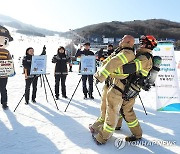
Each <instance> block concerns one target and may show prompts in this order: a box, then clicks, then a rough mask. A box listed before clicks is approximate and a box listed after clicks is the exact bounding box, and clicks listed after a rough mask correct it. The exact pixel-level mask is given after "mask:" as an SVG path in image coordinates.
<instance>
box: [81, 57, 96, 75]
mask: <svg viewBox="0 0 180 154" xmlns="http://www.w3.org/2000/svg"><path fill="white" fill-rule="evenodd" d="M95 69H96V58H95V56H81V74H82V75H93V74H94V73H95V71H96V70H95Z"/></svg>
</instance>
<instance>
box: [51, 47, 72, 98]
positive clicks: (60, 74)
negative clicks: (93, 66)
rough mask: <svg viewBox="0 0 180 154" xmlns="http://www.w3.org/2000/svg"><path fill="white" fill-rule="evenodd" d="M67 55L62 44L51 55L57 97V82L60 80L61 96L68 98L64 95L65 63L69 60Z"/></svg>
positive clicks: (66, 73)
mask: <svg viewBox="0 0 180 154" xmlns="http://www.w3.org/2000/svg"><path fill="white" fill-rule="evenodd" d="M69 60H70V59H69V57H68V56H67V55H66V54H65V48H64V47H63V46H61V47H59V48H58V50H57V54H56V55H54V56H53V58H52V63H55V64H56V65H55V96H56V99H57V100H58V99H59V82H60V80H61V92H62V97H63V98H68V97H67V96H66V84H65V83H66V77H67V75H68V68H67V63H68V62H69Z"/></svg>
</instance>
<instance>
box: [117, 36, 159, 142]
mask: <svg viewBox="0 0 180 154" xmlns="http://www.w3.org/2000/svg"><path fill="white" fill-rule="evenodd" d="M156 46H157V41H156V39H155V38H154V37H153V36H151V35H147V36H142V37H141V38H140V48H139V49H138V50H137V54H136V60H140V61H141V63H142V68H143V69H144V72H141V71H139V72H137V73H136V74H135V75H132V77H133V80H132V79H131V81H130V82H133V81H135V80H136V81H137V80H139V81H140V79H142V76H147V74H148V72H149V70H150V69H151V68H152V56H151V55H150V54H148V53H151V51H152V50H153V49H154V47H156ZM136 60H135V61H134V62H133V63H131V66H130V65H129V66H127V67H129V69H131V70H132V69H133V67H134V68H135V67H136V65H138V63H137V62H138V61H136ZM145 65H146V66H145ZM145 68H146V69H145ZM146 71H147V72H146ZM132 77H131V78H132ZM133 85H135V84H133ZM138 85H139V84H138ZM138 85H137V86H138ZM127 88H128V87H127ZM126 93H130V92H128V89H127V92H126ZM138 93H139V92H138ZM125 95H127V94H125ZM126 97H128V96H126ZM131 97H132V96H131ZM135 98H136V97H132V98H127V99H129V100H127V101H123V104H122V107H121V110H120V113H121V114H120V117H119V121H118V123H117V126H116V130H120V128H121V125H122V120H123V118H124V120H125V121H126V123H127V125H128V127H129V129H130V130H131V133H132V135H131V136H127V137H126V138H125V140H126V141H136V140H139V139H141V137H142V129H141V127H140V124H139V122H138V119H137V118H136V115H135V113H134V110H133V106H134V103H135Z"/></svg>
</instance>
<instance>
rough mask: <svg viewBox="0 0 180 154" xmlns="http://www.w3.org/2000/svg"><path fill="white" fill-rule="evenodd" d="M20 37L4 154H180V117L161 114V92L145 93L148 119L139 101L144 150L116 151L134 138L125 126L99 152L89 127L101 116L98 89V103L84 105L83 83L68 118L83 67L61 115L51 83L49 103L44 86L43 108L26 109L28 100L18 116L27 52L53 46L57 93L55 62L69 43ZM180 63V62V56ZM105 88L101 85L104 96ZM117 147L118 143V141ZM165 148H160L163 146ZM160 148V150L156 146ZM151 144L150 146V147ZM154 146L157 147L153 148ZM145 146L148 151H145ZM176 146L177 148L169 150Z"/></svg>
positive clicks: (1, 114)
mask: <svg viewBox="0 0 180 154" xmlns="http://www.w3.org/2000/svg"><path fill="white" fill-rule="evenodd" d="M19 38H20V37H17V38H15V39H14V41H13V42H10V45H9V47H8V49H9V50H10V52H11V54H13V55H14V57H15V59H14V62H15V68H16V75H15V76H14V77H11V78H9V79H8V80H9V81H8V85H7V89H8V105H9V110H6V111H3V110H2V109H1V108H0V154H32V153H33V154H59V153H69V154H72V153H83V154H84V153H102V154H106V153H107V154H110V153H112V154H114V153H132V154H136V153H137V154H139V153H143V154H146V153H158V154H159V153H164V154H165V153H168V154H170V153H180V152H179V151H180V114H179V113H170V112H157V111H156V110H155V104H156V101H155V89H151V91H150V92H141V93H140V95H141V97H142V100H143V103H144V105H145V107H146V110H147V113H148V115H145V113H144V111H143V108H142V105H141V102H140V100H139V99H138V98H137V100H136V105H135V112H136V114H137V117H138V119H139V121H140V124H141V127H142V129H143V143H141V145H135V144H132V145H127V143H126V145H125V147H124V148H122V149H118V147H117V146H115V140H116V139H117V138H119V139H121V138H124V137H125V136H126V135H130V131H129V129H128V127H127V125H126V123H125V122H123V127H122V130H120V131H115V133H114V135H113V137H112V138H111V139H110V140H109V141H108V142H107V143H106V144H105V145H101V146H97V145H96V144H95V143H94V141H93V140H92V137H91V134H90V132H89V130H88V125H89V124H90V123H93V122H94V121H95V120H96V118H97V117H98V116H99V107H100V97H99V94H98V92H97V89H96V88H95V86H94V97H95V99H94V100H90V99H88V100H84V99H83V93H82V87H81V85H82V83H80V85H79V87H78V89H77V91H76V93H75V95H74V97H73V99H72V101H71V103H70V105H69V108H68V109H67V112H64V110H65V108H66V106H67V104H68V102H69V99H70V97H71V96H72V94H73V92H74V90H75V88H76V86H77V84H78V82H79V80H80V77H81V76H80V75H78V66H73V72H72V73H71V72H70V73H69V75H68V77H67V82H66V86H67V96H68V97H69V99H64V98H60V100H57V105H58V108H59V110H57V108H56V105H55V102H54V100H53V98H52V95H51V92H50V90H49V87H48V86H47V83H46V89H47V94H48V102H47V101H46V96H45V91H44V88H43V87H41V86H40V80H39V82H38V91H37V99H36V100H37V104H33V103H30V105H25V104H24V103H25V101H24V99H23V100H22V102H21V103H20V105H19V106H18V108H17V110H16V112H13V111H14V109H15V107H16V106H17V104H18V102H19V101H20V99H21V97H22V96H23V94H24V86H25V81H24V75H23V74H22V67H19V63H18V62H19V61H18V58H19V57H23V55H24V53H25V50H26V48H27V47H29V46H32V47H34V49H35V54H37V55H38V54H40V53H41V52H42V47H43V45H46V46H47V56H48V62H47V67H48V69H47V70H48V71H47V72H49V73H50V75H47V78H48V80H49V82H50V85H51V88H52V90H53V92H54V76H53V71H54V64H52V63H51V58H52V56H53V55H54V54H55V53H56V51H57V48H58V47H59V46H60V45H65V42H66V40H64V39H60V38H53V37H49V38H36V39H35V38H29V37H27V38H25V36H24V37H23V39H24V40H23V41H22V40H20V39H19ZM179 58H180V56H179ZM102 86H103V84H98V88H99V90H100V91H101V90H102ZM116 141H117V140H116ZM162 141H164V142H163V144H161V145H159V144H160V142H161V143H162ZM155 142H156V144H155ZM146 143H148V144H147V145H145V144H146ZM152 143H154V144H152ZM142 144H144V145H142ZM169 144H173V145H169Z"/></svg>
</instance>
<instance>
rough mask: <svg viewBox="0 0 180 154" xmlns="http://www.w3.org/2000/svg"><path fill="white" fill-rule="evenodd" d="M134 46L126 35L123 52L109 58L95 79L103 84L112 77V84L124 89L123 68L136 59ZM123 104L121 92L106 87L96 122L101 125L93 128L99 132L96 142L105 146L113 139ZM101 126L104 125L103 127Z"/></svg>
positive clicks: (122, 41)
mask: <svg viewBox="0 0 180 154" xmlns="http://www.w3.org/2000/svg"><path fill="white" fill-rule="evenodd" d="M133 45H134V38H133V37H132V36H130V35H125V36H124V37H123V38H122V40H121V42H120V43H119V48H120V50H121V51H120V52H119V53H118V54H116V55H115V56H113V57H112V58H111V57H108V58H107V59H106V60H105V61H106V63H105V64H104V65H103V67H102V68H101V69H100V70H99V71H97V72H96V73H95V75H94V76H95V78H96V79H97V80H98V81H100V82H103V81H105V80H107V78H108V77H111V78H112V81H111V82H112V84H114V85H116V86H117V87H119V88H121V89H124V84H123V83H122V82H121V81H120V79H124V78H126V77H127V75H126V74H124V73H123V69H122V67H123V65H125V64H127V63H129V62H131V61H132V60H134V59H135V54H134V51H133V49H132V48H133ZM115 77H116V78H115ZM106 91H107V92H106ZM122 102H123V99H122V93H121V92H119V91H118V90H116V89H115V88H114V87H113V86H110V87H109V88H108V86H107V85H105V86H104V92H103V96H102V105H101V116H100V118H99V119H98V120H97V121H96V122H97V123H98V122H100V123H99V126H98V124H96V122H95V124H93V126H92V127H93V128H94V129H95V131H98V132H99V133H98V135H97V136H96V140H97V141H98V142H99V143H101V144H103V143H105V142H106V141H107V140H108V139H109V138H110V137H111V135H112V133H113V131H114V129H115V127H116V124H117V121H118V115H119V110H120V108H121V105H122ZM100 124H103V126H102V127H101V125H100ZM98 128H99V130H98Z"/></svg>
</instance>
